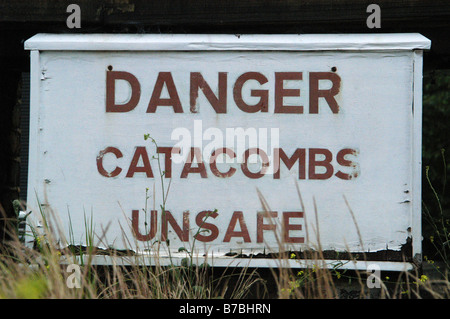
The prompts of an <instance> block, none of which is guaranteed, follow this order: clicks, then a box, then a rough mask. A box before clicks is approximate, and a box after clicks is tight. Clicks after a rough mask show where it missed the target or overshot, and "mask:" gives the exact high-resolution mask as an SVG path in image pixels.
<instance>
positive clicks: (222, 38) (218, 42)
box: [24, 33, 431, 51]
mask: <svg viewBox="0 0 450 319" xmlns="http://www.w3.org/2000/svg"><path fill="white" fill-rule="evenodd" d="M24 46H25V49H26V50H45V51H56V50H58V51H65V50H70V51H77V50H78V51H100V50H101V51H240V50H243V51H258V50H267V51H328V50H349V51H352V50H356V51H373V50H429V49H430V48H431V41H430V40H429V39H427V38H426V37H424V36H423V35H421V34H419V33H378V34H363V33H359V34H244V35H235V34H49V33H39V34H36V35H35V36H33V37H32V38H30V39H28V40H27V41H25V44H24Z"/></svg>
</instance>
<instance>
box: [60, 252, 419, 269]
mask: <svg viewBox="0 0 450 319" xmlns="http://www.w3.org/2000/svg"><path fill="white" fill-rule="evenodd" d="M75 258H76V260H73V259H71V257H68V258H65V257H62V258H61V264H65V265H66V264H72V263H78V264H80V262H81V257H80V256H76V257H75ZM185 258H187V257H180V256H172V257H167V256H159V257H157V256H153V255H136V256H126V257H120V256H107V255H95V256H91V257H89V256H87V255H85V256H83V262H84V264H88V263H89V264H90V265H96V266H104V265H109V266H155V265H158V266H171V265H173V266H180V265H182V262H183V260H184V259H185ZM193 263H194V264H196V265H201V264H204V263H206V264H208V265H209V266H212V267H223V268H227V267H230V268H231V267H233V268H240V267H241V268H245V267H247V268H272V269H278V268H293V269H295V268H298V269H306V268H313V267H317V268H321V269H323V268H327V269H336V270H337V269H341V270H361V271H367V269H368V267H369V266H373V265H377V266H378V267H379V269H380V270H382V271H396V272H405V271H412V270H414V269H415V266H414V264H412V263H408V262H391V261H354V260H328V259H327V260H314V259H271V258H233V257H224V256H220V257H193Z"/></svg>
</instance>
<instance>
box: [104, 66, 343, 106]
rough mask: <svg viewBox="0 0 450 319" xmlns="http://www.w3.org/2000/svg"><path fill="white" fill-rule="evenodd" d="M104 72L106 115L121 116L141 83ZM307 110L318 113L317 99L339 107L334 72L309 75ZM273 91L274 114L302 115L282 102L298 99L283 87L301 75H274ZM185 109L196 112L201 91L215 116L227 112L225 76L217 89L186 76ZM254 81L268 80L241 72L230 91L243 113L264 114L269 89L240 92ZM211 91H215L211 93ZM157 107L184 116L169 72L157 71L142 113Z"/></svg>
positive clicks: (298, 94)
mask: <svg viewBox="0 0 450 319" xmlns="http://www.w3.org/2000/svg"><path fill="white" fill-rule="evenodd" d="M108 69H109V71H107V72H106V112H107V113H124V112H129V111H131V110H133V109H134V108H136V106H137V105H138V103H139V101H140V99H141V83H140V82H139V80H138V79H137V78H136V76H135V75H133V74H132V73H130V72H125V71H112V66H109V67H108ZM308 76H309V81H308V82H309V91H308V93H309V94H308V95H309V108H308V112H309V113H310V114H318V113H319V99H321V98H323V99H325V101H326V102H327V104H328V106H329V107H330V109H331V111H332V113H339V105H338V102H337V100H336V99H335V96H336V95H337V94H338V93H339V91H340V85H341V78H340V77H339V75H338V74H336V73H334V72H309V73H308ZM274 77H275V80H274V83H273V88H274V93H273V94H274V100H273V101H274V113H289V114H302V113H304V106H303V105H288V104H285V103H284V98H285V97H301V92H300V88H287V87H285V82H286V81H290V82H292V81H302V80H303V72H275V74H274ZM117 81H126V82H127V83H128V86H129V88H130V94H129V98H128V100H127V101H126V102H125V103H123V104H118V103H116V82H117ZM189 81H190V82H189V83H190V84H189V92H181V93H188V94H189V107H190V112H191V113H197V112H198V108H197V99H198V97H199V91H200V90H201V91H202V92H203V94H204V95H205V97H206V99H207V100H208V102H209V103H210V104H211V106H212V108H213V109H214V110H215V112H216V113H218V114H220V113H227V102H228V96H227V95H228V73H227V72H218V85H217V86H218V87H217V88H211V86H210V85H209V84H208V82H206V80H205V79H204V77H203V75H202V74H201V73H200V72H190V74H189ZM249 81H251V82H257V83H259V85H260V86H262V85H264V84H266V83H268V82H269V80H268V78H267V77H266V76H265V75H264V74H262V73H260V72H245V73H243V74H241V75H240V76H238V78H237V79H236V80H235V82H234V86H233V88H232V92H233V100H234V103H235V105H236V106H237V107H238V108H239V109H240V110H242V111H243V112H246V113H256V112H268V110H269V90H268V89H262V88H261V87H260V88H254V89H251V90H250V92H245V93H244V91H246V90H243V88H244V85H245V84H246V83H247V82H249ZM321 81H326V82H328V83H329V84H330V83H331V87H330V88H326V89H324V88H319V82H321ZM164 88H166V89H167V93H168V97H162V96H163V90H164ZM214 91H216V92H217V94H216V93H214ZM249 93H250V96H251V97H255V98H257V99H258V102H256V103H254V104H249V103H248V102H246V101H245V98H244V97H245V95H248V94H249ZM159 106H169V107H172V108H173V111H174V112H175V113H184V110H183V106H182V104H181V99H180V92H179V91H178V89H177V87H176V86H175V82H174V78H173V76H172V73H171V72H159V73H158V76H157V78H156V82H155V84H154V87H153V92H152V95H151V97H150V100H149V102H148V107H147V111H146V113H155V112H156V110H157V108H158V107H159Z"/></svg>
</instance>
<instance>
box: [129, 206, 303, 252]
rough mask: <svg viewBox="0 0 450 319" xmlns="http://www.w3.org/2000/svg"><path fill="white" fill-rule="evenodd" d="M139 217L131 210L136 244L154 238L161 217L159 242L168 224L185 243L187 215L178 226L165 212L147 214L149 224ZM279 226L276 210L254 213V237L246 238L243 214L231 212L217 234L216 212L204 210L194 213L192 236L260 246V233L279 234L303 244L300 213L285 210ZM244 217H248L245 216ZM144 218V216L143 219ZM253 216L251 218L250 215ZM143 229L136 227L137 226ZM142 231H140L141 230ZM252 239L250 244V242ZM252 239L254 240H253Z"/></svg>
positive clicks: (188, 223)
mask: <svg viewBox="0 0 450 319" xmlns="http://www.w3.org/2000/svg"><path fill="white" fill-rule="evenodd" d="M140 215H144V214H143V213H142V212H140V211H139V210H133V211H132V215H131V216H132V218H131V223H132V228H133V233H134V236H135V237H136V239H137V240H139V241H150V240H152V239H153V238H155V237H156V235H157V232H158V215H160V216H161V215H162V216H161V219H162V223H161V233H160V236H161V238H160V239H161V240H162V241H165V240H167V238H168V237H167V236H168V229H169V225H170V226H171V228H172V229H173V230H174V232H175V233H176V235H177V236H178V238H179V239H180V240H181V241H182V242H188V241H189V239H190V238H189V235H190V234H191V226H190V212H189V211H185V212H183V216H182V217H181V223H180V224H181V225H180V224H179V223H178V222H177V221H176V219H175V217H174V216H173V215H172V213H171V212H170V211H168V210H165V211H164V214H161V213H160V212H158V211H156V210H152V211H151V216H150V222H147V221H146V220H142V219H144V218H142V219H141V221H140ZM280 215H281V223H279V222H278V221H277V219H278V217H279V214H278V212H276V211H271V212H258V213H257V214H256V234H255V233H254V234H253V236H250V231H249V227H247V221H246V219H245V218H244V213H243V212H242V211H234V212H233V214H232V215H231V218H230V220H229V222H228V226H227V228H226V230H225V233H222V234H221V233H220V230H219V227H218V226H217V225H216V223H217V224H220V225H223V221H220V222H219V221H217V222H215V221H216V219H219V220H220V218H219V213H218V212H217V211H210V210H204V211H201V212H199V213H198V214H197V216H196V217H195V223H196V226H197V227H200V228H201V229H202V230H205V231H201V232H198V233H197V234H196V235H195V239H196V240H198V241H200V242H212V241H214V240H216V239H218V238H219V239H220V238H221V239H222V242H225V243H226V242H230V241H231V239H232V238H238V239H239V240H242V241H243V242H245V243H250V242H255V239H256V243H263V242H264V234H265V232H267V231H271V232H274V233H278V234H279V233H281V239H282V241H283V242H284V243H300V244H301V243H304V241H305V238H304V237H303V236H298V235H300V234H298V232H299V231H302V229H303V226H302V224H299V223H298V222H299V219H300V220H303V218H304V217H303V212H302V211H288V212H282V213H281V214H280ZM246 216H247V218H249V217H248V214H246ZM143 217H145V216H143ZM252 217H253V216H252ZM141 224H142V226H144V227H140V225H141ZM141 228H144V229H145V230H144V231H141ZM252 237H253V241H252ZM255 237H256V238H255Z"/></svg>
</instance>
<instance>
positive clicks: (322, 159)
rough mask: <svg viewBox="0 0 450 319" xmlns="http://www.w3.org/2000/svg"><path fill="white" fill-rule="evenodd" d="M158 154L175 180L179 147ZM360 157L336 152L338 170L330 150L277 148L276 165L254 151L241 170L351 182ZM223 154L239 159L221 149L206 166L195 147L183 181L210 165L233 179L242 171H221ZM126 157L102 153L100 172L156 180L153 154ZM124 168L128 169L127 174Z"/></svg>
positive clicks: (142, 151)
mask: <svg viewBox="0 0 450 319" xmlns="http://www.w3.org/2000/svg"><path fill="white" fill-rule="evenodd" d="M156 152H157V154H158V156H159V155H160V154H161V155H164V161H161V166H162V162H163V163H164V167H163V168H162V170H163V171H164V177H165V178H171V177H172V175H173V174H172V171H173V169H172V154H174V153H179V152H180V149H179V148H176V147H157V148H156ZM357 154H358V152H357V151H356V150H354V149H351V148H344V149H341V150H340V151H338V152H337V153H336V158H335V159H336V162H337V165H336V164H335V165H336V166H338V167H337V168H335V167H334V166H333V163H334V155H333V153H332V152H331V151H330V150H328V149H326V148H309V149H305V148H297V149H296V150H295V151H294V152H293V153H292V154H286V152H285V151H284V150H283V149H282V148H275V149H273V163H270V160H269V156H268V155H267V154H266V153H265V152H264V151H263V150H262V149H259V148H250V149H247V150H246V151H245V152H244V154H243V159H244V160H243V162H242V163H241V164H240V165H239V166H238V167H240V169H241V171H242V173H243V174H244V175H245V176H246V177H248V178H252V179H257V178H261V177H263V176H264V175H269V173H268V168H269V166H271V167H273V171H272V175H273V178H274V179H279V178H280V174H281V173H280V166H281V163H283V164H284V165H285V166H286V167H287V168H288V169H289V170H290V169H292V168H293V167H294V166H295V165H297V167H298V179H310V180H324V179H329V178H331V177H332V176H333V175H334V176H336V177H338V178H340V179H343V180H349V179H353V178H356V177H358V175H359V164H358V163H357V162H356V161H355V160H354V159H355V157H356V156H357ZM107 155H108V156H107ZM219 155H226V156H228V157H229V158H231V159H233V158H235V157H236V154H235V152H234V151H233V150H232V149H231V148H226V147H225V148H220V149H216V150H214V151H213V153H212V154H211V157H210V160H209V163H206V164H205V162H204V161H203V156H202V151H201V149H200V148H197V147H191V149H190V151H189V154H188V156H187V159H188V160H187V161H186V162H185V163H184V165H183V169H182V170H181V174H180V178H188V177H189V176H190V175H200V176H201V177H202V178H208V176H209V173H208V170H207V166H209V171H210V172H211V174H212V175H213V176H215V177H220V178H225V177H231V176H233V175H234V174H235V173H236V172H237V170H238V168H236V167H233V165H231V164H226V163H225V164H224V163H223V161H220V163H221V164H220V165H221V168H220V169H219V167H218V165H217V163H218V162H219V161H216V159H217V158H218V156H219ZM252 155H256V156H259V158H260V165H258V167H257V168H256V169H255V167H254V165H251V164H250V162H249V160H248V159H249V157H250V156H252ZM123 156H124V155H123V153H122V151H121V150H120V149H118V148H116V147H112V146H110V147H107V148H105V149H104V150H102V151H100V152H99V154H98V156H97V171H98V173H99V174H100V175H102V176H104V177H107V178H111V177H117V176H119V175H121V174H122V175H125V178H133V177H135V176H136V175H138V176H139V175H140V176H142V175H145V176H146V177H147V178H154V173H153V168H152V166H151V164H150V156H149V152H148V151H147V148H146V147H145V146H138V147H136V148H135V150H134V154H133V156H132V158H131V161H129V162H128V163H129V164H128V163H125V166H124V164H123V162H122V164H120V160H121V158H122V157H123ZM106 157H107V158H108V164H107V165H106V164H105V161H106V160H105V158H106ZM152 158H154V157H152ZM271 164H272V165H271ZM105 166H107V167H109V169H108V170H107V169H106V168H105ZM223 166H226V167H223ZM124 168H125V169H126V173H125V171H124ZM306 168H308V170H307V169H306ZM307 172H308V174H307ZM123 173H124V174H123Z"/></svg>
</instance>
